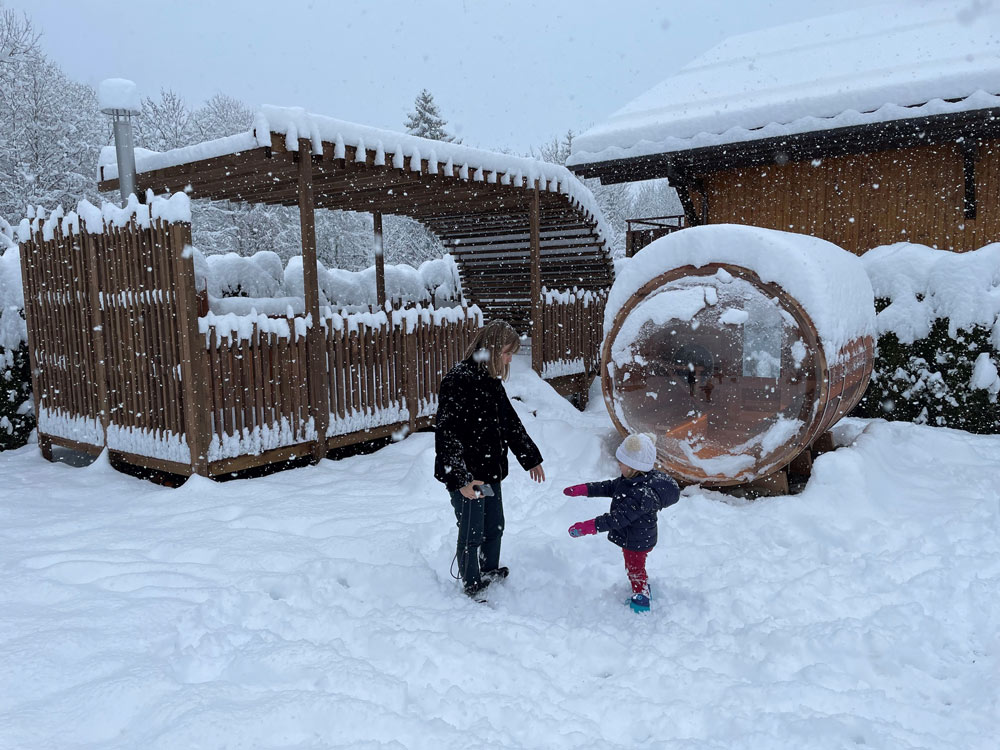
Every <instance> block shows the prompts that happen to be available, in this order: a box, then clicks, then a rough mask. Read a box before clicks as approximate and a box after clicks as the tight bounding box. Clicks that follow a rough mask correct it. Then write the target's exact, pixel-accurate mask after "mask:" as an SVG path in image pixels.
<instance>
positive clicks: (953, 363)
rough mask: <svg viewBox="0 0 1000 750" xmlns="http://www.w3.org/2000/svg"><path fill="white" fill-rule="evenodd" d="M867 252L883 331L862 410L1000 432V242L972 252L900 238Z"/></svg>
mask: <svg viewBox="0 0 1000 750" xmlns="http://www.w3.org/2000/svg"><path fill="white" fill-rule="evenodd" d="M862 261H863V262H864V264H865V268H866V270H867V271H868V274H869V278H870V279H871V281H872V287H873V289H874V290H875V295H876V298H877V301H876V307H877V310H878V315H877V318H876V323H877V327H878V334H879V339H878V346H877V356H876V361H875V369H874V372H873V374H872V382H871V385H870V386H869V387H868V392H867V393H866V394H865V397H864V399H863V400H862V402H861V405H860V406H859V408H858V413H859V415H861V416H870V417H886V418H889V419H894V420H902V421H909V422H916V423H918V424H931V425H939V426H942V427H954V428H957V429H962V430H967V431H969V432H976V433H998V432H1000V404H998V400H997V395H998V392H1000V376H998V374H997V369H998V365H1000V243H998V244H993V245H987V246H986V247H983V248H980V249H979V250H975V251H973V252H969V253H953V252H948V251H943V250H934V249H931V248H928V247H925V246H922V245H912V244H909V243H898V244H895V245H886V246H883V247H878V248H875V249H874V250H871V251H869V252H868V253H866V254H865V255H864V256H862Z"/></svg>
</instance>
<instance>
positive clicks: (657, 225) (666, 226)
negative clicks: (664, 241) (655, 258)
mask: <svg viewBox="0 0 1000 750" xmlns="http://www.w3.org/2000/svg"><path fill="white" fill-rule="evenodd" d="M686 226H687V219H686V218H685V216H684V214H675V215H671V216H650V217H647V218H644V219H626V220H625V255H626V257H629V258H631V257H632V256H633V255H635V254H636V253H637V252H639V251H640V250H642V248H644V247H646V245H648V244H649V243H650V242H652V241H653V240H658V239H660V237H664V236H666V235H668V234H670V233H671V232H676V231H678V230H679V229H683V228H684V227H686Z"/></svg>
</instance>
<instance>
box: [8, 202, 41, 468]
mask: <svg viewBox="0 0 1000 750" xmlns="http://www.w3.org/2000/svg"><path fill="white" fill-rule="evenodd" d="M13 238H14V231H13V228H12V227H11V226H10V224H8V223H7V222H6V221H4V220H3V219H0V451H2V450H6V449H8V448H19V447H20V446H22V445H24V444H25V443H26V442H27V440H28V436H29V435H30V434H31V430H32V429H33V428H34V426H35V415H34V405H33V403H32V400H31V371H30V368H29V365H28V343H27V342H28V329H27V326H26V325H25V322H24V294H23V293H22V291H21V260H20V256H19V254H18V249H17V244H16V243H15V242H14V239H13Z"/></svg>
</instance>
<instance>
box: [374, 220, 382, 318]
mask: <svg viewBox="0 0 1000 750" xmlns="http://www.w3.org/2000/svg"><path fill="white" fill-rule="evenodd" d="M372 221H373V222H374V224H375V298H376V299H377V300H378V309H379V310H385V255H384V251H383V250H384V249H383V245H382V212H381V211H374V212H373V213H372Z"/></svg>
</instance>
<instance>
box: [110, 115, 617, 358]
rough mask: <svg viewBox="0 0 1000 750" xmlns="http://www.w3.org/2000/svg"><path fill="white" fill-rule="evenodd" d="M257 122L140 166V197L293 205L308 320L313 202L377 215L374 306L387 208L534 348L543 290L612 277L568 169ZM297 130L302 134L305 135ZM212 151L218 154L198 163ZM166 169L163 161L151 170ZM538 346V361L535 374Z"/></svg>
mask: <svg viewBox="0 0 1000 750" xmlns="http://www.w3.org/2000/svg"><path fill="white" fill-rule="evenodd" d="M289 113H292V114H293V115H295V116H297V117H298V121H297V122H296V121H295V120H294V117H293V118H289V117H288V115H289ZM265 114H270V115H271V117H269V118H268V122H261V121H260V120H258V124H257V127H256V128H255V129H254V131H253V132H252V133H249V134H243V135H241V136H233V137H231V138H228V139H221V140H220V141H216V142H212V143H208V144H201V145H200V146H196V147H191V148H188V149H177V150H176V151H174V152H167V153H166V154H161V155H157V156H158V157H159V161H158V162H157V161H154V162H153V163H152V165H150V164H149V162H146V166H144V163H143V161H142V160H140V161H139V164H138V169H139V173H138V174H137V176H136V189H137V192H142V193H145V192H146V191H147V190H152V191H153V192H154V193H156V194H161V193H164V192H177V191H185V192H187V194H188V195H189V196H190V197H191V198H208V199H213V200H231V201H241V202H246V203H262V204H270V205H281V206H298V208H299V212H300V217H301V218H300V220H301V231H302V255H303V268H304V275H305V278H304V283H305V302H306V312H307V313H312V314H313V316H314V319H318V317H319V290H318V283H317V273H316V234H315V220H314V212H315V209H317V208H326V209H340V210H348V211H363V212H370V213H372V215H373V217H374V233H375V237H374V246H375V251H376V252H375V261H376V280H377V281H376V286H377V293H378V301H379V304H380V305H384V303H385V287H384V265H383V256H382V252H381V249H382V215H383V214H395V215H401V216H407V217H410V218H413V219H416V220H417V221H420V222H421V223H422V224H423V225H424V226H426V227H427V228H428V229H429V230H430V231H431V232H432V233H434V234H435V235H436V236H437V237H438V238H439V239H440V240H441V242H442V243H443V244H444V245H445V247H446V248H447V249H448V250H449V252H451V253H452V254H453V255H454V256H455V258H456V261H457V264H458V267H459V273H460V275H461V279H462V285H463V289H464V291H465V294H466V297H467V298H468V300H469V301H470V302H472V303H475V304H477V305H479V307H480V308H481V309H482V310H483V313H484V315H485V317H486V318H487V319H490V318H493V317H502V318H505V319H506V320H508V321H510V322H511V323H512V324H513V325H514V326H515V328H517V329H518V330H519V331H521V332H522V333H528V334H530V335H531V336H532V340H533V341H535V342H538V341H540V340H541V339H542V318H543V316H542V314H541V310H542V307H541V305H542V302H541V299H542V289H543V287H545V288H548V289H569V288H574V287H576V288H578V289H581V290H600V289H607V288H608V287H609V286H610V285H611V283H612V281H613V273H614V272H613V266H612V262H611V258H610V255H609V252H608V247H607V243H606V238H605V237H604V233H603V227H602V223H601V221H600V219H599V217H598V216H597V215H595V214H596V209H593V210H592V204H590V205H588V203H589V202H588V201H587V200H586V199H587V198H591V196H590V194H589V191H587V190H586V188H584V187H583V185H582V183H580V182H579V181H578V180H577V178H576V177H575V176H573V175H572V173H570V172H569V171H568V170H566V169H565V168H563V167H560V166H557V165H552V164H544V163H542V162H537V161H535V160H532V159H524V158H521V157H514V156H506V155H503V154H495V153H491V152H487V151H482V150H479V149H473V148H469V147H466V146H460V145H456V144H449V143H442V142H439V141H431V140H428V139H424V138H416V137H414V136H408V135H404V134H398V133H391V132H388V131H378V130H374V129H372V128H365V127H363V126H358V125H353V124H351V123H344V122H341V121H337V120H331V119H329V118H320V117H316V116H313V115H304V113H299V112H298V111H292V110H281V109H277V108H271V109H270V110H265ZM303 115H304V116H305V117H306V118H308V122H307V124H306V125H305V126H304V125H303V122H302V117H303ZM289 123H291V124H289ZM295 125H298V128H296V127H295ZM305 127H309V128H311V131H312V132H311V137H310V138H306V137H300V134H301V133H302V132H303V131H304V130H305ZM282 131H284V132H282ZM317 131H322V132H321V134H320V135H318V136H317ZM306 132H308V131H306ZM366 136H367V140H366ZM376 136H378V137H376ZM366 144H367V145H366ZM220 151H224V152H226V153H220V154H219V155H213V156H208V157H205V156H204V154H205V153H206V152H207V153H213V152H214V153H218V152H220ZM302 154H310V158H308V159H303V158H301V155H302ZM439 154H440V156H438V155H439ZM162 162H167V163H168V166H157V165H158V164H159V163H162ZM99 188H100V189H101V190H102V191H105V190H115V189H117V188H118V179H117V169H116V168H115V167H113V166H112V167H110V168H108V167H101V175H100V184H99ZM537 349H538V348H537V347H536V348H534V349H533V365H534V366H535V368H536V370H538V371H539V372H541V366H542V365H541V359H540V357H541V352H540V351H537Z"/></svg>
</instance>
